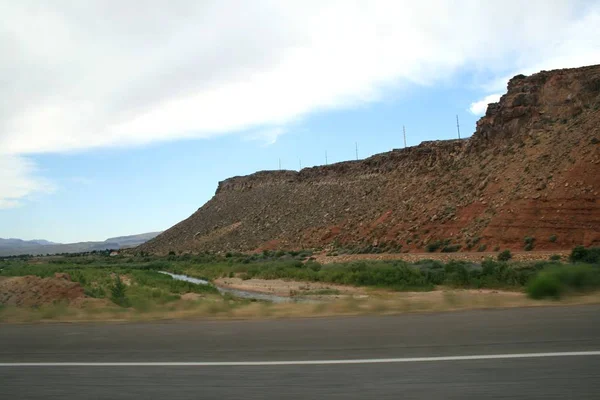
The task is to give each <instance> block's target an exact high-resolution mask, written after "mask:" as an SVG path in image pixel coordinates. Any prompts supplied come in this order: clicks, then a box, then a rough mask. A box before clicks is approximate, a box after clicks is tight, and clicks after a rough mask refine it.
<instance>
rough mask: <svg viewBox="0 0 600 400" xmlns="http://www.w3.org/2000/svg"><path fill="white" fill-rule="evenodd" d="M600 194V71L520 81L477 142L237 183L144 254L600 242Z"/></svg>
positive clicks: (480, 128) (490, 114)
mask: <svg viewBox="0 0 600 400" xmlns="http://www.w3.org/2000/svg"><path fill="white" fill-rule="evenodd" d="M599 191H600V66H592V67H584V68H577V69H568V70H557V71H549V72H545V71H543V72H540V73H538V74H535V75H532V76H529V77H525V76H516V77H515V78H513V79H511V81H510V82H509V84H508V92H507V94H506V95H504V96H503V97H502V98H501V100H500V101H499V103H496V104H491V105H490V106H489V107H488V110H487V113H486V115H485V116H484V117H483V118H481V120H480V121H479V122H478V123H477V130H476V132H475V133H474V134H473V136H472V137H471V138H469V139H466V140H451V141H434V142H423V143H421V144H420V145H419V146H415V147H410V148H406V149H401V150H394V151H391V152H388V153H382V154H377V155H375V156H373V157H370V158H368V159H365V160H362V161H349V162H343V163H338V164H334V165H329V166H320V167H314V168H306V169H303V170H301V171H299V172H295V171H262V172H257V173H255V174H252V175H249V176H245V177H234V178H230V179H227V180H225V181H223V182H220V183H219V186H218V189H217V192H216V194H215V196H214V197H213V199H211V200H210V201H209V202H208V203H206V204H205V205H204V206H202V207H201V208H200V209H199V210H198V211H197V212H196V213H194V214H193V215H192V216H190V217H189V218H188V219H186V220H184V221H182V222H180V223H179V224H177V225H175V226H174V227H172V228H171V229H169V230H167V231H165V232H164V233H163V234H161V235H159V236H158V237H157V238H155V239H153V240H151V241H150V242H147V243H146V244H144V245H143V246H141V247H140V248H139V249H140V250H141V251H150V252H155V253H167V252H169V251H176V252H187V251H189V252H198V251H205V250H209V251H230V250H236V251H239V250H241V251H252V250H261V249H265V248H269V249H274V248H285V249H292V248H315V247H327V246H340V247H365V246H377V247H379V248H381V249H382V250H384V251H385V250H386V249H388V250H389V249H394V250H396V251H397V250H398V249H402V251H407V250H408V251H423V247H424V246H425V245H426V244H427V243H429V242H430V241H432V240H438V239H439V240H448V241H449V242H450V243H452V244H454V245H457V246H461V251H467V250H471V251H476V250H478V249H480V247H482V246H484V245H485V246H486V247H487V249H488V250H492V249H493V248H494V247H496V246H501V247H503V248H504V247H508V248H512V249H515V250H516V249H522V248H523V245H524V242H523V241H524V238H525V237H526V236H530V237H533V238H535V240H536V241H535V248H536V249H552V248H557V249H558V248H570V247H572V246H574V245H578V244H584V245H598V244H600V202H599V196H598V194H599ZM551 237H556V240H550V238H551Z"/></svg>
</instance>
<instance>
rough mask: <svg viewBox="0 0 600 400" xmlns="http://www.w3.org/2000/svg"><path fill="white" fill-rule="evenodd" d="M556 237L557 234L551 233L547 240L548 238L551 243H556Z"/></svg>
mask: <svg viewBox="0 0 600 400" xmlns="http://www.w3.org/2000/svg"><path fill="white" fill-rule="evenodd" d="M557 239H558V236H556V235H552V236H550V238H549V239H548V240H550V241H551V242H552V243H556V240H557Z"/></svg>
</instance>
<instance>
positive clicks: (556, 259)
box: [550, 254, 560, 261]
mask: <svg viewBox="0 0 600 400" xmlns="http://www.w3.org/2000/svg"><path fill="white" fill-rule="evenodd" d="M550 261H560V255H558V254H552V255H551V256H550Z"/></svg>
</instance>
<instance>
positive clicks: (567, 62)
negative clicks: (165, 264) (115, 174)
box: [0, 0, 600, 155]
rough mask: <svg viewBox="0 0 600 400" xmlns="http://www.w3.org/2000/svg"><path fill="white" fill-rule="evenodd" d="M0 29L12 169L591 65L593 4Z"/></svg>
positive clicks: (89, 19) (80, 13)
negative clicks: (469, 77) (394, 93)
mask: <svg viewBox="0 0 600 400" xmlns="http://www.w3.org/2000/svg"><path fill="white" fill-rule="evenodd" d="M0 15H2V16H3V23H2V26H1V27H0V54H2V68H0V82H2V91H1V92H0V100H1V101H2V107H0V153H4V154H12V155H24V154H34V153H44V152H65V151H70V150H81V149H88V148H94V147H106V146H131V145H137V144H142V143H149V142H154V141H165V140H175V139H178V138H190V137H197V138H205V137H211V136H215V135H222V134H228V133H232V132H239V131H248V130H250V131H255V130H257V131H261V130H264V131H266V132H268V131H269V130H273V129H275V130H277V129H284V128H285V127H286V125H287V124H289V123H290V122H293V121H295V120H297V119H299V118H302V117H303V116H306V115H308V114H310V113H314V112H317V111H321V110H327V109H331V108H340V107H351V106H355V105H358V104H362V103H366V102H373V101H377V100H380V99H381V98H382V96H383V95H384V94H385V93H384V92H385V90H387V89H389V88H397V87H401V85H402V84H405V83H416V84H421V85H433V84H435V83H436V81H439V80H440V79H446V78H449V77H452V76H453V74H454V73H455V72H456V71H458V70H476V71H483V72H485V75H486V76H492V77H493V79H492V81H491V82H490V83H488V84H492V83H493V82H494V81H497V82H504V85H505V82H506V76H508V75H510V74H514V73H517V72H522V71H527V72H534V71H536V70H539V69H550V68H556V67H566V66H578V65H582V64H592V63H600V37H599V30H598V26H600V2H599V1H593V2H590V1H585V0H580V1H579V0H577V1H572V0H553V1H551V2H549V1H547V0H531V1H528V2H522V1H520V0H509V1H504V2H481V1H480V0H464V1H460V2H450V1H442V0H430V1H420V2H415V1H412V0H411V1H408V0H405V1H401V0H382V1H347V0H323V1H317V0H314V1H311V0H298V1H292V0H290V1H276V0H256V1H252V2H237V1H227V0H214V1H202V2H199V1H193V0H172V1H169V2H168V3H165V2H164V1H162V0H148V1H145V2H144V5H143V6H142V7H140V6H139V3H138V2H136V1H133V0H126V1H111V0H109V1H106V0H89V1H85V2H73V1H70V0H55V1H52V2H40V1H37V0H20V1H10V0H0ZM496 85H497V83H496ZM497 91H499V89H494V90H493V92H497ZM489 92H492V90H489V91H488V93H489ZM282 127H283V128H282ZM276 136H277V135H274V136H273V138H275V139H276ZM275 139H273V140H275Z"/></svg>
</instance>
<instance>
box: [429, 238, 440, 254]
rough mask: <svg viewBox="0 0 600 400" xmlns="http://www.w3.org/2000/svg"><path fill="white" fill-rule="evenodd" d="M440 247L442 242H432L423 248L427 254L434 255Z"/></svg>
mask: <svg viewBox="0 0 600 400" xmlns="http://www.w3.org/2000/svg"><path fill="white" fill-rule="evenodd" d="M440 247H442V241H441V240H434V241H433V242H429V243H428V244H427V246H426V247H425V249H426V250H427V251H428V252H429V253H435V252H436V251H437V250H438V249H439V248H440Z"/></svg>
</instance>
